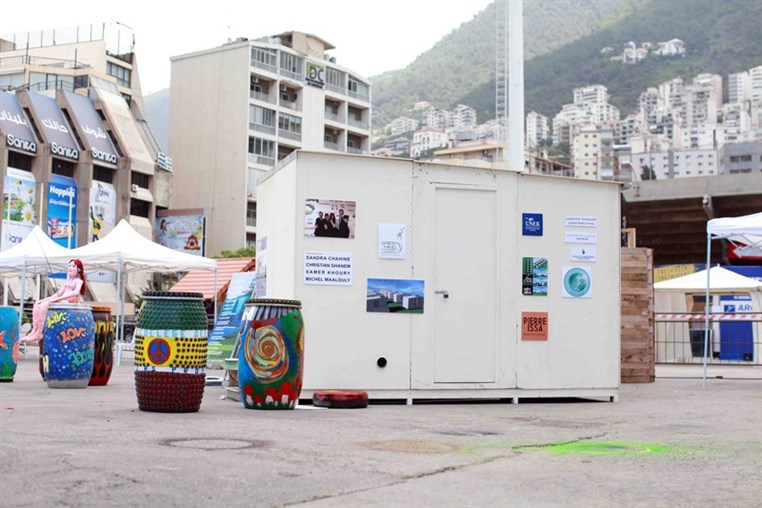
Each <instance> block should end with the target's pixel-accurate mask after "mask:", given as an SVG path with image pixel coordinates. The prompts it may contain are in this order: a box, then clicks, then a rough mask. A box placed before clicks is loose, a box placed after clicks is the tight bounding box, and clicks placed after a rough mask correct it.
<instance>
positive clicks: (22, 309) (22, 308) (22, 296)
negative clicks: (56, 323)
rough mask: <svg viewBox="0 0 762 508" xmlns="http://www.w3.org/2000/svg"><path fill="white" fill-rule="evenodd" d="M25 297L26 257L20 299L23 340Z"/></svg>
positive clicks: (20, 321)
mask: <svg viewBox="0 0 762 508" xmlns="http://www.w3.org/2000/svg"><path fill="white" fill-rule="evenodd" d="M6 281H7V279H6ZM25 298H26V259H24V268H23V270H22V271H21V298H20V299H19V306H20V309H21V310H20V311H19V340H21V325H23V324H24V299H25ZM24 351H26V349H24ZM25 358H26V357H25Z"/></svg>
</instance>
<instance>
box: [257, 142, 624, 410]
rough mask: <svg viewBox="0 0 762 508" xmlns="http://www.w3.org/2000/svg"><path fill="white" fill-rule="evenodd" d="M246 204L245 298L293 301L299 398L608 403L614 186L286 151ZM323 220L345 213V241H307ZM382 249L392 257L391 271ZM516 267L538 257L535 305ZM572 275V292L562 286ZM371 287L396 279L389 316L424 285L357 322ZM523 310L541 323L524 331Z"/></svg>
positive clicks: (616, 375)
mask: <svg viewBox="0 0 762 508" xmlns="http://www.w3.org/2000/svg"><path fill="white" fill-rule="evenodd" d="M257 202H258V220H257V244H258V251H257V269H258V270H259V271H258V279H259V283H260V284H259V285H258V293H257V296H258V297H267V298H285V299H296V300H300V301H301V302H302V313H303V316H304V322H305V370H304V385H303V391H302V397H304V398H309V397H311V396H312V393H313V392H314V391H315V390H322V389H361V390H366V391H367V392H368V394H369V396H370V397H371V398H376V399H406V400H407V402H408V403H412V401H413V400H414V399H442V398H448V399H456V398H457V399H466V398H510V399H512V400H513V401H514V402H517V401H518V399H519V398H522V397H526V398H536V397H602V398H606V399H608V400H616V398H617V394H618V388H619V382H620V340H619V335H620V289H619V285H620V268H619V259H620V258H619V250H620V246H619V242H620V208H619V203H620V202H619V188H618V185H616V184H612V183H607V182H600V181H588V180H577V179H570V178H560V177H550V176H541V175H532V174H519V173H515V172H511V171H502V170H489V169H481V168H473V167H463V166H454V165H445V164H433V163H420V162H416V161H411V160H405V159H388V158H377V157H366V156H354V155H343V154H329V153H322V152H304V151H298V152H295V153H294V154H293V155H292V156H290V157H289V158H288V159H285V160H284V161H282V162H281V164H280V165H279V166H276V168H274V169H273V171H272V172H270V173H269V174H268V175H266V176H265V177H263V178H262V179H261V180H260V181H259V182H258V187H257ZM337 207H346V208H347V209H352V212H351V215H352V217H350V224H351V231H352V232H351V235H350V237H349V238H338V237H316V236H313V228H314V222H312V219H313V218H314V217H315V215H316V214H317V211H318V210H323V209H324V210H329V209H331V210H334V211H335V210H336V209H337ZM524 214H533V215H531V216H529V217H526V218H527V219H530V218H531V219H532V220H531V221H530V222H532V223H531V224H528V226H529V227H528V229H526V231H525V225H524V223H523V222H522V220H523V219H524V218H525V217H524ZM538 222H539V224H540V227H541V235H540V234H538ZM390 226H391V227H392V229H395V228H396V235H397V237H396V238H391V240H390V239H389V238H386V237H385V236H384V233H383V231H385V230H388V229H389V227H390ZM380 235H381V238H380ZM389 241H392V243H394V241H397V242H398V243H399V244H400V245H402V246H404V249H403V251H402V252H397V253H395V254H394V256H396V258H393V259H390V258H389V257H388V256H385V255H384V253H385V249H387V247H388V245H389V244H388V242H389ZM391 250H392V251H393V250H394V249H391ZM524 258H531V259H529V262H530V264H531V262H538V263H537V264H538V265H539V266H540V267H542V263H541V261H542V258H545V259H547V277H546V279H545V280H544V281H543V280H542V275H543V274H542V273H541V271H540V272H538V273H536V274H535V275H536V276H535V279H537V280H536V292H537V293H539V295H538V294H532V295H524V294H523V290H522V281H523V280H524V278H525V277H524V276H523V275H522V269H523V266H524V265H525V264H526V263H525V262H524ZM575 270H576V271H575ZM316 272H317V273H316ZM320 272H323V273H320ZM575 273H576V274H577V275H579V276H580V278H579V279H578V280H576V281H577V282H580V281H581V282H582V283H581V286H579V285H578V286H575V288H566V286H565V280H564V279H565V274H566V279H567V282H569V281H570V280H571V281H572V282H574V281H575V279H574V278H573V277H572V275H573V274H575ZM369 279H381V280H382V281H388V280H393V281H395V284H394V285H393V286H394V287H392V288H391V290H390V291H387V292H386V294H389V295H390V296H389V297H388V298H387V300H388V302H389V304H388V305H389V309H390V310H393V309H396V310H401V309H399V304H397V298H395V292H398V291H400V286H403V287H404V286H405V285H406V283H407V282H410V283H412V284H419V285H420V284H423V291H422V294H421V295H419V296H421V297H422V302H420V303H422V305H423V308H422V309H418V310H413V311H411V310H410V309H406V310H407V312H370V310H373V309H372V308H373V307H374V306H376V305H377V304H378V302H377V300H378V296H379V292H378V291H375V290H373V289H374V288H371V287H370V285H371V284H370V281H369ZM543 285H544V288H543V287H542V286H543ZM565 288H566V290H565ZM403 291H404V289H403ZM543 291H547V294H546V295H543V294H542V293H543ZM569 291H571V294H570V293H569ZM529 292H531V291H529ZM371 300H372V301H371ZM413 300H415V299H413ZM417 303H418V302H413V306H415V304H417ZM526 312H533V313H540V314H533V315H532V317H533V318H535V319H534V320H532V321H531V322H532V323H533V325H536V326H533V330H531V331H530V330H529V328H528V326H524V327H523V328H522V313H526ZM542 313H546V314H542ZM525 317H527V322H529V319H528V317H529V316H525ZM543 317H545V318H546V320H545V321H543V319H542V318H543ZM538 330H539V333H538ZM543 335H545V336H543ZM530 339H535V340H530ZM536 339H539V340H536Z"/></svg>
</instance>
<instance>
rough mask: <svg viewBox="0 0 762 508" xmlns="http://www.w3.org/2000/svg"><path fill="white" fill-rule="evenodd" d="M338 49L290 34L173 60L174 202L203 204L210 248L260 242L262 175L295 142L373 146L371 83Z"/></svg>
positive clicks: (362, 149)
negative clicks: (339, 58)
mask: <svg viewBox="0 0 762 508" xmlns="http://www.w3.org/2000/svg"><path fill="white" fill-rule="evenodd" d="M333 48H334V47H333V46H332V45H331V44H329V43H328V42H326V41H324V40H323V39H321V38H319V37H317V36H315V35H312V34H306V33H301V32H286V33H282V34H279V35H275V36H272V37H264V38H261V39H258V40H248V39H245V38H240V39H237V40H235V41H231V42H228V43H227V44H224V45H222V46H220V47H217V48H212V49H208V50H203V51H198V52H195V53H190V54H186V55H180V56H176V57H173V58H172V80H171V88H170V140H169V151H170V154H171V155H172V156H173V159H174V161H175V163H176V165H177V166H180V167H182V168H183V169H182V171H178V172H177V174H176V175H175V178H176V185H175V188H174V195H173V205H174V206H176V207H178V208H202V209H203V213H204V215H205V217H206V224H207V233H206V239H207V242H208V243H207V253H208V255H215V254H218V253H219V252H221V251H222V250H237V249H239V248H241V247H244V246H253V245H254V244H255V240H256V232H257V230H256V213H257V212H256V210H257V202H256V182H257V179H258V178H259V177H261V176H262V175H264V174H265V173H266V172H267V171H269V170H270V169H271V168H272V167H273V166H274V165H275V164H276V163H277V162H278V161H280V160H282V159H284V158H285V157H287V156H288V155H289V154H291V153H292V152H294V151H295V150H298V149H308V150H328V151H333V152H345V153H357V154H369V153H370V128H371V84H370V82H369V81H368V80H366V79H365V78H363V77H361V76H359V75H358V74H357V73H355V72H353V71H351V70H349V69H346V68H344V67H341V66H339V65H337V64H336V60H335V58H332V57H330V56H329V55H327V54H326V52H327V51H329V50H331V49H333ZM325 197H326V198H332V199H333V198H335V199H341V198H342V196H325Z"/></svg>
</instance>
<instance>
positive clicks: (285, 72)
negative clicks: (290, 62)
mask: <svg viewBox="0 0 762 508" xmlns="http://www.w3.org/2000/svg"><path fill="white" fill-rule="evenodd" d="M280 75H281V76H283V77H284V78H289V79H293V80H294V81H296V82H298V83H301V82H302V75H301V74H300V73H299V72H296V71H292V70H289V69H284V68H282V67H281V69H280Z"/></svg>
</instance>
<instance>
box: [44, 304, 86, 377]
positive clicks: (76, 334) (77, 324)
mask: <svg viewBox="0 0 762 508" xmlns="http://www.w3.org/2000/svg"><path fill="white" fill-rule="evenodd" d="M43 337H44V339H43V340H44V344H45V347H44V353H43V366H44V370H45V381H47V383H48V387H49V388H86V387H87V384H88V383H89V382H90V376H91V375H92V373H93V358H94V355H95V321H94V320H93V312H92V307H91V306H90V305H84V304H79V303H55V304H51V305H50V307H49V308H48V314H47V316H46V317H45V327H44V329H43Z"/></svg>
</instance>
